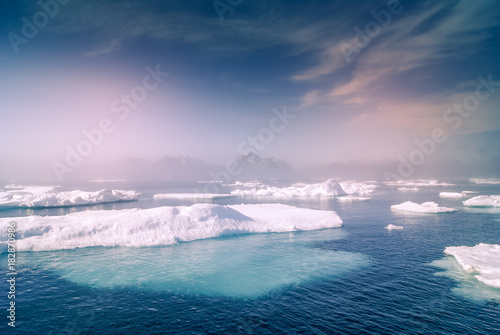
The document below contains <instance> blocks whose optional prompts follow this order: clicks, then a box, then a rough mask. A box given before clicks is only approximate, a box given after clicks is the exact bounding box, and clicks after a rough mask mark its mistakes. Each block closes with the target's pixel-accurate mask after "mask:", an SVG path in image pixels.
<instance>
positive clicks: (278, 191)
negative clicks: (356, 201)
mask: <svg viewBox="0 0 500 335" xmlns="http://www.w3.org/2000/svg"><path fill="white" fill-rule="evenodd" d="M375 188H377V185H374V184H367V183H362V182H338V181H337V180H335V179H328V180H327V181H325V182H323V183H316V184H296V185H292V186H290V187H283V188H281V187H275V186H267V185H262V186H260V187H258V188H252V189H249V190H242V189H236V190H233V191H232V192H231V194H234V195H238V196H273V197H320V196H325V197H335V196H337V195H345V194H356V195H370V194H372V193H373V192H374V190H375Z"/></svg>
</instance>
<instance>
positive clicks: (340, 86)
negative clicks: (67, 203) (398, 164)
mask: <svg viewBox="0 0 500 335" xmlns="http://www.w3.org/2000/svg"><path fill="white" fill-rule="evenodd" d="M65 2H66V3H65ZM40 4H45V5H43V6H41V5H40ZM214 4H216V5H214ZM0 6H1V7H0V8H1V10H0V22H1V23H0V35H1V36H3V37H2V39H1V43H0V73H1V74H2V75H1V78H0V88H1V91H2V103H3V106H2V107H3V108H2V110H1V113H2V122H1V124H0V138H1V139H2V143H4V144H5V143H8V145H3V146H2V149H1V151H0V154H1V155H2V157H3V159H2V163H1V164H0V168H1V169H2V170H3V171H7V172H6V175H10V174H13V171H14V172H15V171H19V169H20V167H26V166H28V165H29V166H32V165H33V164H37V166H38V167H39V168H40V169H41V170H47V171H51V169H52V167H51V166H52V165H51V164H52V163H53V162H54V161H58V162H61V163H64V160H65V157H66V155H67V152H68V150H69V149H68V147H70V148H72V149H75V150H77V147H78V145H79V143H80V142H82V141H84V140H86V137H85V135H84V133H83V132H84V131H87V132H88V131H90V130H92V129H94V128H99V124H100V122H101V121H102V120H103V119H109V120H110V121H111V122H112V125H113V130H112V131H109V132H108V133H106V134H104V135H103V138H102V139H101V138H99V137H96V143H97V142H98V143H97V144H94V145H93V147H92V148H90V149H88V148H80V149H81V150H83V151H85V150H86V149H88V151H89V152H90V153H89V154H88V156H86V157H85V159H86V161H87V162H94V163H96V164H97V163H98V162H101V163H102V162H107V161H109V160H120V159H123V158H125V157H138V158H145V159H152V160H154V159H159V158H161V157H162V156H164V155H190V156H193V157H197V158H201V159H204V160H207V161H209V162H212V163H223V162H225V161H227V160H228V159H231V158H233V157H235V156H238V155H239V154H240V153H241V152H240V151H241V150H239V149H238V148H239V147H240V145H241V143H242V142H243V141H246V140H247V139H248V137H249V136H257V138H258V135H259V134H260V135H262V136H264V135H266V134H267V133H266V132H265V131H264V133H262V129H265V128H268V129H269V127H270V122H271V121H272V120H273V118H274V117H275V113H273V109H278V110H281V111H283V108H284V106H286V110H287V113H289V114H291V115H294V116H295V118H293V119H292V118H290V122H289V123H287V124H284V125H285V127H284V128H283V129H282V130H281V128H279V129H280V130H279V131H273V133H272V134H271V135H272V139H268V138H267V139H266V140H265V141H264V142H265V143H262V139H261V140H260V143H259V144H260V145H259V148H258V150H257V151H258V153H259V154H261V155H263V156H270V155H272V156H276V157H280V158H284V159H286V160H287V161H289V162H291V163H292V164H294V165H296V166H313V165H324V164H329V163H333V162H339V161H340V162H347V163H348V162H359V161H363V162H381V161H398V159H399V157H400V156H402V157H409V156H410V155H411V153H412V151H413V150H416V149H418V147H417V146H416V141H425V139H429V138H432V134H433V131H434V130H436V129H442V130H443V132H444V134H445V136H446V140H445V141H443V143H437V145H436V147H435V150H434V151H433V152H432V154H431V155H429V157H428V160H429V161H431V160H438V159H456V160H459V161H461V162H464V163H467V162H471V161H478V160H479V161H484V162H485V164H496V163H495V162H498V158H499V156H500V153H499V151H498V144H497V142H495V139H497V138H498V137H499V129H500V113H499V102H500V84H498V82H500V43H499V42H500V5H499V4H498V1H472V0H471V1H439V2H436V1H408V0H406V1H405V0H401V1H249V0H241V1H238V0H232V1H227V0H220V1H215V2H214V1H127V0H126V1H77V0H71V1H68V0H66V1H63V0H60V2H56V1H55V0H53V1H51V0H48V1H44V0H42V1H41V2H40V3H38V2H36V1H2V4H1V5H0ZM216 7H217V8H216ZM44 8H45V9H44ZM218 11H219V12H218ZM221 11H223V12H221ZM27 22H28V23H27ZM29 26H31V28H33V27H34V28H35V30H36V31H33V30H30V27H29ZM147 67H149V68H150V69H156V68H158V69H160V71H163V72H168V73H169V75H168V77H166V78H164V80H162V81H161V83H159V85H158V86H157V87H155V88H154V89H152V90H147V92H146V93H147V97H145V98H144V99H143V100H141V101H140V102H138V103H137V106H134V107H133V108H130V111H129V113H128V114H127V117H125V118H120V116H123V113H119V112H117V111H116V109H117V106H122V107H123V101H121V99H122V98H121V97H122V95H123V94H125V95H127V94H129V95H130V93H131V92H132V91H133V90H134V88H135V87H136V86H138V85H139V86H140V85H142V84H143V79H144V77H145V76H146V75H148V73H149V72H148V71H147V70H146V68H147ZM489 76H490V77H489ZM480 77H482V78H483V79H484V80H486V81H490V84H489V86H488V87H485V86H484V85H483V86H481V87H479V88H478V85H482V84H481V80H480V79H479V78H480ZM488 78H490V79H488ZM477 90H479V92H480V93H479V94H482V95H481V96H482V97H484V99H478V98H475V96H476V94H477V93H476V92H477ZM139 91H140V90H139ZM139 91H137V92H139ZM137 92H136V93H137ZM486 95H487V96H486ZM117 99H118V100H120V101H118V103H117V104H115V105H114V106H115V108H113V107H112V106H113V103H114V102H115V100H117ZM467 99H468V100H467ZM476 100H477V106H473V105H470V108H469V109H470V110H471V111H470V112H467V111H465V112H462V114H460V112H457V111H452V112H447V111H448V110H449V109H453V107H454V105H457V104H458V105H463V104H464V103H470V104H474V103H475V102H476ZM267 135H269V134H267ZM468 139H473V140H468ZM463 143H467V145H463ZM430 156H432V157H430ZM8 172H9V173H10V174H9V173H8Z"/></svg>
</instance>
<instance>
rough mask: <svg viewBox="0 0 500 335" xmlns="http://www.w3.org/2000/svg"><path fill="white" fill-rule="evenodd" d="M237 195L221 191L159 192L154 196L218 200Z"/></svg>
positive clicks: (159, 197)
mask: <svg viewBox="0 0 500 335" xmlns="http://www.w3.org/2000/svg"><path fill="white" fill-rule="evenodd" d="M231 197H235V195H232V194H219V193H158V194H155V195H154V196H153V198H154V199H207V200H217V199H224V198H231Z"/></svg>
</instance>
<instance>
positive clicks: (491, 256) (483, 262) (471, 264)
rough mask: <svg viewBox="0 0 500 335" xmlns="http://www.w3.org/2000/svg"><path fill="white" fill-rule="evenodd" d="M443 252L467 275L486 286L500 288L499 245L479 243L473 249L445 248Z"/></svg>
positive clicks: (462, 247) (464, 247) (463, 247)
mask: <svg viewBox="0 0 500 335" xmlns="http://www.w3.org/2000/svg"><path fill="white" fill-rule="evenodd" d="M444 252H445V253H446V254H448V255H451V256H453V257H455V259H456V260H457V262H458V264H460V266H461V267H462V268H463V269H464V270H465V271H466V272H468V273H479V274H478V275H475V276H474V277H475V278H476V279H477V280H479V281H481V282H483V283H484V284H486V285H489V286H492V287H499V288H500V245H498V244H484V243H480V244H478V245H476V246H474V247H466V246H461V247H447V248H446V249H445V250H444Z"/></svg>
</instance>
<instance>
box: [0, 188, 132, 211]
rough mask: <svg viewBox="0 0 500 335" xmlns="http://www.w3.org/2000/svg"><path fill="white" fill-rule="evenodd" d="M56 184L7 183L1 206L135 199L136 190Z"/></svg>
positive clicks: (84, 203)
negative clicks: (70, 187)
mask: <svg viewBox="0 0 500 335" xmlns="http://www.w3.org/2000/svg"><path fill="white" fill-rule="evenodd" d="M56 189H57V187H56V186H20V185H7V186H6V187H5V190H4V191H3V192H0V207H29V208H39V207H64V206H81V205H94V204H102V203H110V202H120V201H133V200H137V199H138V198H139V195H140V193H139V192H136V191H124V190H110V189H102V190H100V191H96V192H86V191H80V190H74V191H57V190H56Z"/></svg>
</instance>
